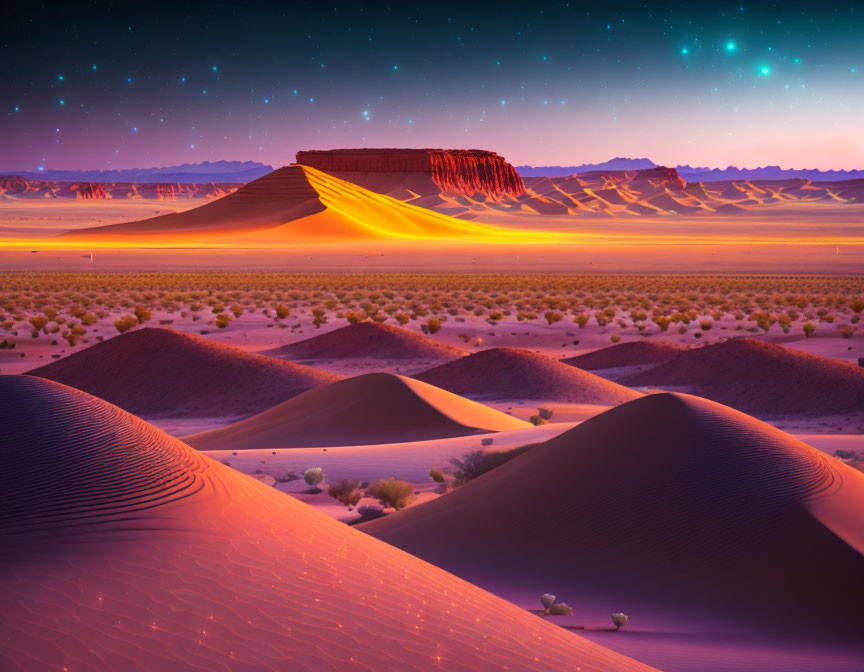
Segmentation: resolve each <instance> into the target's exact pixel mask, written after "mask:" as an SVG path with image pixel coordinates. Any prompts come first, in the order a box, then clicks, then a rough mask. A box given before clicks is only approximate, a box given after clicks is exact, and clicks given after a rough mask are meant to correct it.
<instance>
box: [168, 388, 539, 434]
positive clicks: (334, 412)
mask: <svg viewBox="0 0 864 672" xmlns="http://www.w3.org/2000/svg"><path fill="white" fill-rule="evenodd" d="M527 427H530V425H529V424H528V423H527V422H523V421H522V420H517V419H516V418H513V417H511V416H509V415H506V414H505V413H501V412H500V411H496V410H494V409H491V408H489V407H487V406H483V405H482V404H478V403H477V402H474V401H470V400H469V399H463V398H462V397H458V396H456V395H455V394H451V393H450V392H446V391H445V390H441V389H439V388H436V387H433V386H432V385H427V384H426V383H421V382H419V381H417V380H412V379H411V378H405V377H403V376H397V375H394V374H391V373H367V374H364V375H361V376H356V377H354V378H348V379H346V380H340V381H338V382H336V383H332V384H330V385H325V386H322V387H318V388H316V389H314V390H310V391H309V392H306V393H304V394H301V395H300V396H299V397H295V398H294V399H290V400H289V401H286V402H285V403H282V404H279V405H278V406H275V407H274V408H271V409H269V410H267V411H264V412H263V413H259V414H258V415H255V416H253V417H251V418H247V419H245V420H241V421H240V422H236V423H234V424H232V425H228V426H227V427H220V428H219V429H213V430H210V431H207V432H201V433H199V434H193V435H191V436H186V437H183V440H184V441H185V442H186V443H188V444H189V445H190V446H192V447H194V448H198V449H199V450H241V449H250V448H292V447H293V448H296V447H312V446H351V445H355V446H356V445H366V444H374V443H398V442H405V441H426V440H429V439H443V438H449V437H453V436H466V435H469V434H482V433H485V432H499V431H507V430H513V429H525V428H527Z"/></svg>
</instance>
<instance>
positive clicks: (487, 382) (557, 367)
mask: <svg viewBox="0 0 864 672" xmlns="http://www.w3.org/2000/svg"><path fill="white" fill-rule="evenodd" d="M414 378H416V379H417V380H422V381H423V382H426V383H429V384H431V385H435V386H437V387H441V388H443V389H445V390H449V391H450V392H453V393H454V394H459V395H463V396H466V395H467V396H470V397H476V398H478V399H490V400H491V399H526V400H527V399H531V400H544V401H560V402H572V403H581V404H598V405H604V406H606V405H608V406H613V405H616V404H620V403H623V402H625V401H630V400H631V399H636V398H637V397H639V396H641V395H640V394H639V393H638V392H634V391H633V390H629V389H627V388H626V387H623V386H621V385H618V384H616V383H613V382H610V381H608V380H605V379H603V378H600V377H599V376H595V375H594V374H592V373H588V372H587V371H581V370H580V369H577V368H574V367H572V366H568V365H567V364H562V363H561V361H559V360H556V359H552V358H551V357H547V356H546V355H541V354H538V353H535V352H531V351H529V350H522V349H519V348H490V349H488V350H481V351H480V352H477V353H474V354H472V355H469V356H468V357H464V358H462V359H458V360H455V361H453V362H449V363H447V364H442V365H441V366H437V367H435V368H432V369H429V370H427V371H423V372H422V373H419V374H416V375H414Z"/></svg>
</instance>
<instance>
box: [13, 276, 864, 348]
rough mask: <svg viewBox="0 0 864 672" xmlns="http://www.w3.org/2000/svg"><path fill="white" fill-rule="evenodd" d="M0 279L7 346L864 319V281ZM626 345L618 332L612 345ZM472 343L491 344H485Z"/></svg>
mask: <svg viewBox="0 0 864 672" xmlns="http://www.w3.org/2000/svg"><path fill="white" fill-rule="evenodd" d="M0 277H2V282H0V288H2V289H0V330H2V336H3V337H5V338H6V340H10V339H12V338H13V337H14V338H21V337H28V336H30V337H34V338H38V337H39V335H40V334H46V335H48V334H59V336H60V337H62V338H65V339H66V340H67V342H70V343H72V344H78V343H81V342H82V341H86V340H87V334H89V333H91V331H92V330H95V329H98V328H99V323H100V322H101V321H103V320H104V322H103V324H109V325H110V324H112V323H113V324H114V326H115V328H116V329H117V331H118V332H121V333H123V332H126V331H128V330H130V329H132V328H134V327H136V326H138V325H141V324H145V323H148V322H150V321H151V320H158V322H159V323H160V324H168V323H170V322H164V320H166V319H169V320H170V319H173V317H174V315H175V314H179V315H180V316H182V317H186V316H189V318H191V319H192V320H193V321H198V320H201V319H202V315H203V316H204V320H205V321H206V320H207V318H208V316H209V317H210V319H213V320H215V322H214V323H215V324H216V326H217V327H218V328H221V329H224V328H226V327H227V326H228V325H229V324H230V321H231V319H237V318H238V317H240V316H245V315H247V314H251V313H259V314H262V315H263V316H265V317H266V318H269V319H271V320H275V321H277V322H281V321H283V320H285V319H286V318H288V316H289V315H296V316H298V317H299V316H304V317H306V318H307V319H308V320H309V321H311V322H312V324H314V325H315V326H316V327H320V326H321V325H323V324H327V323H329V322H332V321H334V320H336V319H338V320H345V321H347V322H360V321H365V320H372V321H376V322H389V323H391V324H398V325H400V326H405V325H409V324H411V323H414V324H415V325H416V327H417V328H419V329H422V330H423V331H425V332H426V333H428V334H435V333H437V332H438V331H439V330H441V329H442V328H444V327H445V325H446V323H447V322H448V321H450V320H452V321H456V322H464V321H465V320H466V319H467V318H482V319H485V320H487V321H489V322H491V323H493V324H497V325H501V324H506V322H507V321H508V320H512V322H513V323H514V324H515V323H517V322H518V323H520V324H524V323H546V324H549V325H554V324H556V323H558V322H561V321H562V320H565V319H566V320H572V322H573V323H575V324H576V325H577V326H578V327H579V328H584V327H586V326H587V325H589V324H591V323H592V322H596V324H598V325H599V326H601V327H614V329H615V330H616V331H617V330H618V329H619V328H633V327H635V328H636V329H638V330H639V331H640V332H641V333H643V334H648V333H651V332H653V333H657V332H658V331H659V332H666V331H670V330H672V329H675V330H676V331H678V332H680V333H681V334H682V335H685V334H687V333H688V331H690V325H693V327H694V329H693V332H694V334H695V333H702V334H705V333H706V332H707V331H709V330H717V329H722V328H727V325H724V324H722V322H724V321H727V320H732V321H734V322H737V323H738V324H737V326H736V327H735V328H736V329H737V328H738V327H740V328H741V329H742V330H748V331H753V332H759V331H761V332H765V331H772V330H777V329H780V330H782V331H783V332H786V333H791V330H792V329H801V330H803V332H804V334H805V335H806V336H808V337H809V336H812V335H813V334H814V333H815V331H816V330H817V328H818V327H819V325H820V324H836V325H839V327H838V329H837V330H834V331H832V335H836V336H837V337H846V338H850V337H852V336H853V335H854V334H855V333H856V332H855V327H854V326H853V325H856V324H858V322H859V321H860V319H861V315H862V313H864V277H862V276H854V275H849V276H844V275H832V276H814V275H801V276H795V275H784V276H779V275H778V276H765V275H698V274H694V275H668V276H664V275H659V274H658V275H638V274H605V275H604V274H598V275H594V274H554V275H553V274H416V275H415V274H410V273H401V274H385V273H380V274H375V273H356V274H314V273H269V272H236V273H227V272H226V273H210V272H192V273H170V272H151V273H76V272H38V273H30V272H16V271H10V272H4V273H0ZM280 326H285V327H287V326H288V325H285V324H284V323H282V324H281V325H280ZM74 327H78V328H77V329H74ZM81 329H83V330H85V331H84V333H83V334H82V333H81ZM697 329H698V331H697ZM64 330H66V331H68V335H67V334H65V332H64ZM73 331H74V333H73ZM799 333H800V332H799ZM19 334H20V336H19ZM618 337H619V334H618V333H614V332H613V333H612V334H610V336H609V340H610V341H612V342H618V341H617V338H618ZM468 342H470V344H471V345H472V346H475V347H480V346H481V345H482V343H483V341H482V339H481V337H480V336H479V335H472V336H471V337H470V338H469V340H468V341H466V343H468Z"/></svg>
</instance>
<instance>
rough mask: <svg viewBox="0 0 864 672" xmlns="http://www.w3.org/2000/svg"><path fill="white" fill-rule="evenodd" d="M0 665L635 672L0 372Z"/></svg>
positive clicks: (436, 572)
mask: <svg viewBox="0 0 864 672" xmlns="http://www.w3.org/2000/svg"><path fill="white" fill-rule="evenodd" d="M0 425H2V427H3V428H4V431H3V432H2V434H0V447H2V451H3V455H4V471H3V474H4V480H3V487H0V541H2V544H0V566H2V571H0V629H2V631H3V647H2V649H0V667H2V668H3V669H21V670H25V669H26V670H28V671H40V670H59V669H63V668H66V669H69V670H85V669H87V670H89V669H110V670H115V671H118V672H122V671H125V670H130V671H131V670H142V669H146V670H160V671H167V672H174V671H180V670H183V671H188V670H201V671H202V672H203V671H205V670H206V671H207V672H212V671H226V672H227V671H234V670H239V669H244V670H245V669H249V670H253V669H254V670H285V669H292V670H293V669H297V670H300V669H304V670H305V669H309V670H325V669H327V670H337V669H338V670H358V671H370V672H371V671H373V670H375V671H377V670H386V669H399V670H406V671H416V672H421V671H425V670H429V669H434V668H440V669H451V670H455V669H459V670H466V671H469V672H470V671H476V672H481V671H484V670H490V669H519V670H537V671H541V670H543V671H545V670H550V669H569V668H571V667H572V666H573V665H577V666H579V667H580V668H581V669H582V670H585V671H586V672H604V671H605V672H610V671H618V670H620V671H622V672H623V671H633V672H636V671H640V670H648V669H649V668H647V667H646V666H644V665H641V664H640V663H637V662H636V661H633V660H631V659H629V658H626V657H624V656H621V655H619V654H616V653H613V652H611V651H609V650H607V649H604V648H603V647H601V646H598V645H596V644H593V643H591V642H588V641H586V640H584V639H582V638H580V637H578V636H574V635H573V634H572V633H570V632H567V631H565V630H562V629H560V628H557V627H555V626H553V625H551V624H549V623H547V622H544V621H543V620H542V619H540V618H537V617H536V616H534V615H533V614H530V613H528V612H526V611H525V610H523V609H520V608H518V607H515V606H514V605H512V604H509V603H507V602H505V601H503V600H501V599H499V598H496V597H494V596H492V595H490V594H489V593H486V592H484V591H483V590H481V589H479V588H477V587H475V586H472V585H470V584H467V583H465V582H464V581H461V580H460V579H457V578H456V577H454V576H452V575H450V574H447V573H446V572H444V571H442V570H440V569H438V568H436V567H433V566H431V565H428V564H426V563H425V562H422V561H420V560H418V559H416V558H414V557H411V556H409V555H407V554H405V553H402V552H401V551H399V550H397V549H394V548H392V547H390V546H387V545H385V544H382V543H381V542H379V541H377V540H376V539H373V538H372V537H369V536H366V535H364V534H362V533H360V532H358V531H356V530H353V529H351V528H350V527H348V526H346V525H344V524H342V523H339V522H337V521H335V520H333V519H331V518H329V517H327V516H326V515H324V514H321V513H319V512H316V511H315V510H313V509H312V508H311V507H309V506H307V505H305V504H303V503H301V502H299V501H297V500H296V499H293V498H291V497H287V496H285V495H284V494H283V493H280V492H277V491H275V490H273V489H272V488H268V487H266V486H264V485H262V484H259V483H256V482H254V481H253V480H252V479H250V478H249V477H247V476H244V475H242V474H240V473H239V472H236V471H233V470H232V469H230V468H228V467H225V466H223V465H221V464H219V463H217V462H214V461H213V460H210V459H208V458H207V457H204V456H202V455H200V454H198V453H196V452H195V451H193V450H191V449H190V448H189V447H188V446H186V445H184V444H183V443H181V442H180V441H178V440H176V439H174V438H172V437H170V436H168V435H167V434H165V433H163V432H161V431H159V430H158V429H156V428H155V427H152V426H151V425H148V424H147V423H145V422H143V421H142V420H140V419H138V418H136V417H134V416H131V415H129V414H127V413H125V412H124V411H121V410H120V409H118V408H116V407H114V406H111V405H110V404H107V403H106V402H103V401H101V400H99V399H96V398H94V397H91V396H90V395H87V394H86V393H84V392H80V391H78V390H74V389H72V388H69V387H65V386H63V385H60V384H58V383H53V382H51V381H47V380H44V379H39V378H32V377H26V376H2V377H0Z"/></svg>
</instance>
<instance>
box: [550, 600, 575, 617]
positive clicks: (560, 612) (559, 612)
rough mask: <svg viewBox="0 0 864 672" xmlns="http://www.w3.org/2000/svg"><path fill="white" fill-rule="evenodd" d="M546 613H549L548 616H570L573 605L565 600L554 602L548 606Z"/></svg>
mask: <svg viewBox="0 0 864 672" xmlns="http://www.w3.org/2000/svg"><path fill="white" fill-rule="evenodd" d="M546 613H547V614H549V616H572V615H573V607H571V606H570V605H568V604H566V603H565V602H556V603H555V604H553V605H552V606H551V607H549V610H548V611H547V612H546Z"/></svg>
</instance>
